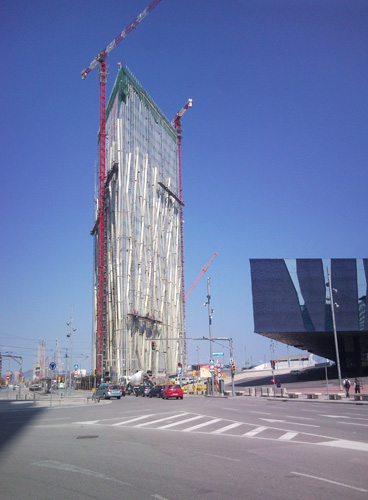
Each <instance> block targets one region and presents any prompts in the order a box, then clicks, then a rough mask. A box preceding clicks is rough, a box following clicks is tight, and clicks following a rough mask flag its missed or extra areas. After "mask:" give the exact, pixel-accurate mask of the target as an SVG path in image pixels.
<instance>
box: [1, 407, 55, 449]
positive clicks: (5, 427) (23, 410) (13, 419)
mask: <svg viewBox="0 0 368 500" xmlns="http://www.w3.org/2000/svg"><path fill="white" fill-rule="evenodd" d="M43 411H45V409H44V408H40V407H35V406H34V405H33V404H32V403H31V402H29V403H28V402H27V403H25V402H22V403H19V402H15V401H9V400H2V401H0V450H2V449H3V448H4V447H5V445H8V444H9V443H10V441H11V440H12V439H14V438H15V437H16V436H17V435H18V434H20V433H21V432H23V431H24V430H26V427H27V426H28V425H29V424H30V423H31V422H32V420H34V419H35V418H36V417H37V416H39V415H40V414H41V413H42V412H43Z"/></svg>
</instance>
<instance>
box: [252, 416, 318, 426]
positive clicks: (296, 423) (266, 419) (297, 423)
mask: <svg viewBox="0 0 368 500" xmlns="http://www.w3.org/2000/svg"><path fill="white" fill-rule="evenodd" d="M260 420H265V421H266V422H282V423H284V424H290V425H303V426H304V427H321V426H320V425H313V424H304V423H302V422H288V421H287V420H275V419H273V418H260Z"/></svg>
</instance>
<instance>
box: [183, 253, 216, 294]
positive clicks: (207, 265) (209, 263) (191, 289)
mask: <svg viewBox="0 0 368 500" xmlns="http://www.w3.org/2000/svg"><path fill="white" fill-rule="evenodd" d="M217 255H218V253H217V252H215V253H214V254H213V255H212V257H211V258H210V260H209V261H208V262H207V264H206V265H205V266H204V267H202V271H201V272H200V273H199V274H198V276H197V277H196V279H195V280H194V281H193V283H192V284H191V285H190V288H189V289H188V291H187V293H186V294H185V300H187V298H188V297H189V295H190V294H191V293H192V292H193V290H194V289H195V287H196V286H197V284H198V281H199V280H200V279H201V278H202V276H203V275H204V273H205V272H206V271H207V269H208V268H209V267H210V265H211V264H212V262H213V261H214V260H215V258H216V257H217Z"/></svg>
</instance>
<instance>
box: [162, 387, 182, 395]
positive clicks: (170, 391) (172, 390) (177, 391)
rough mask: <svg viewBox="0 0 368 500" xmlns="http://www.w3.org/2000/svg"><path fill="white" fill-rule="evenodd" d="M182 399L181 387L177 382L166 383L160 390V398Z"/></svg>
mask: <svg viewBox="0 0 368 500" xmlns="http://www.w3.org/2000/svg"><path fill="white" fill-rule="evenodd" d="M169 398H176V399H183V389H182V388H181V387H180V385H179V384H171V385H167V386H166V387H165V388H164V390H163V392H162V399H169Z"/></svg>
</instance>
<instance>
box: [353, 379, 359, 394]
mask: <svg viewBox="0 0 368 500" xmlns="http://www.w3.org/2000/svg"><path fill="white" fill-rule="evenodd" d="M354 387H355V394H360V380H358V379H357V378H356V379H355V380H354Z"/></svg>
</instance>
